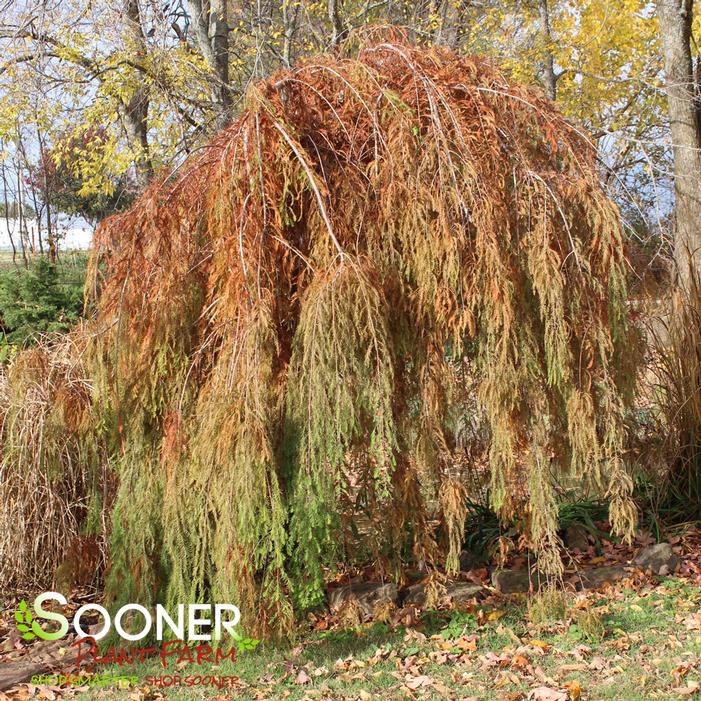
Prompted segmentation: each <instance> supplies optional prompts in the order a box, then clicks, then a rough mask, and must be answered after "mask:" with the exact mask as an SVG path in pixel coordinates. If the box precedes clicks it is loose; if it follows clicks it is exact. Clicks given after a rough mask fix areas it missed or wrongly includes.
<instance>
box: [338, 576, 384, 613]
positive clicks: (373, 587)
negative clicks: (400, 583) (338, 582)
mask: <svg viewBox="0 0 701 701" xmlns="http://www.w3.org/2000/svg"><path fill="white" fill-rule="evenodd" d="M397 596H398V592H397V585H396V584H394V583H393V582H388V583H386V584H381V583H379V582H357V583H354V584H346V585H344V586H341V587H337V588H336V589H331V590H330V591H329V592H328V599H329V608H330V609H331V611H332V612H334V613H335V612H336V611H339V610H340V609H341V608H343V606H344V605H345V604H347V603H349V602H350V601H355V603H357V604H358V606H359V607H360V609H361V610H362V612H363V615H364V616H366V617H372V615H373V613H374V611H375V608H376V607H377V606H378V605H379V604H396V602H397Z"/></svg>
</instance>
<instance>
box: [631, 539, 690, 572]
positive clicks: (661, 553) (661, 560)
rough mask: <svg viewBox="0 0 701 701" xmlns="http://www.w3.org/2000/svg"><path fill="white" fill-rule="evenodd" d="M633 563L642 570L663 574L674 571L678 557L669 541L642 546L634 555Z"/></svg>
mask: <svg viewBox="0 0 701 701" xmlns="http://www.w3.org/2000/svg"><path fill="white" fill-rule="evenodd" d="M633 564H634V565H636V566H637V567H640V568H641V569H643V570H652V573H653V574H658V575H662V576H665V575H668V574H671V573H672V572H674V570H675V569H676V568H677V565H678V564H679V558H678V557H677V555H676V554H675V552H674V550H672V546H671V545H670V544H669V543H656V544H655V545H648V546H647V547H646V548H643V549H642V550H641V551H640V552H639V553H638V554H637V555H636V556H635V559H634V560H633Z"/></svg>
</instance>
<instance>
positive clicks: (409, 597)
mask: <svg viewBox="0 0 701 701" xmlns="http://www.w3.org/2000/svg"><path fill="white" fill-rule="evenodd" d="M427 598H428V597H427V594H426V584H425V583H424V582H418V583H417V584H410V585H409V586H408V587H405V588H404V589H402V606H416V608H423V607H424V606H426V599H427Z"/></svg>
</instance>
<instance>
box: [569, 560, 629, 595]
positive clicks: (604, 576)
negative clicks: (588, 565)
mask: <svg viewBox="0 0 701 701" xmlns="http://www.w3.org/2000/svg"><path fill="white" fill-rule="evenodd" d="M627 576H628V570H626V568H625V567H623V566H622V565H609V566H607V567H595V568H594V569H591V570H584V571H582V572H581V574H580V578H579V583H580V584H581V586H582V589H599V588H600V587H603V586H604V584H610V583H613V582H618V581H619V580H621V579H624V578H625V577H627Z"/></svg>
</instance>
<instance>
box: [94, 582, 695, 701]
mask: <svg viewBox="0 0 701 701" xmlns="http://www.w3.org/2000/svg"><path fill="white" fill-rule="evenodd" d="M577 602H579V603H577ZM581 602H582V600H581V599H579V600H577V601H575V599H573V598H571V597H570V599H569V601H568V610H567V613H566V614H565V617H564V618H563V619H562V620H560V621H555V622H552V623H547V624H543V623H538V624H535V623H531V622H530V621H529V620H528V617H527V607H526V604H525V602H524V601H522V600H520V601H515V602H514V601H512V602H511V603H508V604H501V605H494V606H486V607H484V608H483V609H482V610H481V611H480V610H479V609H477V610H474V611H470V612H466V613H460V612H428V613H427V614H424V616H423V619H422V621H421V622H419V623H418V624H417V625H415V626H414V627H413V628H411V629H407V628H404V627H401V626H400V627H397V628H394V629H392V628H391V627H389V626H387V625H383V624H374V625H367V626H362V627H360V628H356V629H353V630H335V631H330V632H324V633H310V634H308V635H305V636H300V639H299V640H298V641H297V642H296V644H293V645H292V646H290V647H287V648H279V647H277V648H276V647H273V646H268V645H261V646H260V647H259V648H258V649H257V650H255V651H252V652H244V653H241V654H240V655H239V656H238V659H237V660H236V661H235V662H234V663H231V662H227V663H224V664H221V665H219V667H218V668H213V667H212V666H209V667H206V668H197V669H196V668H194V667H191V666H188V667H183V668H181V669H179V670H174V669H173V666H172V665H171V667H170V668H169V669H166V670H164V669H163V668H162V667H161V666H160V661H149V662H147V663H146V664H140V665H135V666H133V667H124V668H122V669H121V670H119V668H114V669H112V670H110V671H113V672H114V673H119V672H120V671H121V673H123V674H129V675H136V676H138V677H139V682H138V683H137V684H135V685H134V686H132V687H131V688H128V689H121V690H120V689H115V688H108V689H106V690H101V691H99V692H97V691H86V692H85V694H84V697H85V696H87V697H93V696H94V697H95V698H98V697H99V698H110V699H113V700H114V701H128V700H131V701H134V700H135V699H155V698H158V697H159V696H165V697H166V698H168V699H173V700H174V701H179V700H184V699H191V698H193V697H194V698H213V697H215V696H219V697H220V699H221V698H223V697H230V698H236V699H245V700H248V699H250V700H253V699H290V700H291V701H296V700H301V699H314V698H329V699H403V698H421V699H456V700H457V699H465V698H468V699H469V698H471V697H475V698H478V699H480V700H482V699H484V700H485V701H488V700H491V699H494V700H495V701H496V700H499V701H502V700H503V699H507V700H512V699H513V700H514V701H515V700H516V699H518V698H524V699H525V698H526V696H527V695H528V693H529V691H531V690H532V689H534V688H536V687H540V686H548V687H551V688H553V689H559V690H561V691H563V692H565V693H568V694H569V695H570V697H571V698H575V697H577V695H578V693H579V694H580V695H579V698H581V699H583V700H588V699H592V700H594V699H616V700H617V701H633V700H635V701H638V700H639V699H648V698H650V699H653V698H661V699H682V698H688V696H687V695H685V694H684V693H683V690H684V688H685V687H686V688H687V689H688V688H692V687H693V684H694V683H696V682H701V671H700V670H699V669H698V668H697V663H698V661H699V655H700V654H701V630H693V629H692V630H690V629H687V627H686V626H685V625H683V623H681V622H680V621H679V617H682V618H683V617H685V616H690V615H691V614H693V613H695V611H697V610H698V607H699V603H700V602H701V589H699V588H698V587H694V586H690V585H686V584H679V583H677V582H672V581H669V582H662V583H661V584H660V585H658V586H656V587H652V588H649V589H648V590H646V591H644V592H641V593H636V592H632V591H628V592H626V591H616V592H613V593H612V594H610V595H609V596H603V595H597V594H590V595H588V598H587V599H586V600H584V604H582V603H581ZM583 611H586V612H591V611H593V612H595V613H596V615H599V616H600V618H601V621H602V622H603V625H604V630H605V634H604V637H603V639H599V640H598V641H592V640H590V639H588V638H587V636H586V635H585V632H583V631H582V630H580V627H579V626H578V625H577V620H581V618H580V617H579V614H580V613H581V612H583ZM472 648H474V649H472ZM99 671H101V672H104V671H105V670H104V669H101V670H99ZM300 671H301V673H300ZM174 673H175V674H178V675H180V677H181V678H182V679H184V678H186V677H187V676H188V675H196V674H200V675H219V676H231V675H236V676H238V677H239V678H240V680H241V683H240V684H239V685H237V686H236V687H234V688H231V689H219V688H216V687H214V688H211V687H210V688H205V687H201V686H198V687H192V688H190V687H186V686H182V685H181V686H179V687H172V688H166V689H159V688H158V687H157V686H155V685H154V684H151V685H148V684H146V683H145V678H146V677H147V676H152V677H154V676H155V677H160V676H162V675H173V674H174ZM307 678H308V679H309V681H308V682H307V683H300V682H302V681H304V680H306V679H307ZM689 683H691V684H692V687H689V686H688V684H689ZM416 684H425V686H419V687H418V688H416V689H410V688H408V687H410V686H412V685H416Z"/></svg>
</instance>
